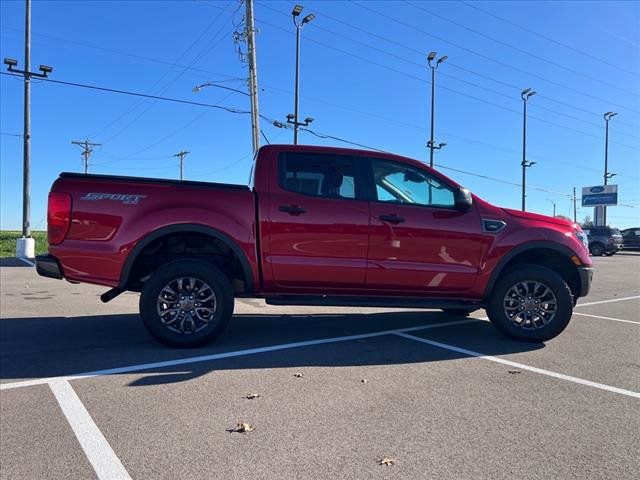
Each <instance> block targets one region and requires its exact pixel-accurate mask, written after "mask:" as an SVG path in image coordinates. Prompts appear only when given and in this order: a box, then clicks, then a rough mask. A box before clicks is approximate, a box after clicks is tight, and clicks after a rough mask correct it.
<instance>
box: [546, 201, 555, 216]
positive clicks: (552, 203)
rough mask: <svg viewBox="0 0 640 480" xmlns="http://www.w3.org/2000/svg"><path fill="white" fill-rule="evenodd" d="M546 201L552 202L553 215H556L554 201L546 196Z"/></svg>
mask: <svg viewBox="0 0 640 480" xmlns="http://www.w3.org/2000/svg"><path fill="white" fill-rule="evenodd" d="M545 200H546V201H547V202H551V203H552V204H553V216H554V217H555V216H556V202H554V201H553V200H551V199H550V198H546V199H545Z"/></svg>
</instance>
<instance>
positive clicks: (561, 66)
mask: <svg viewBox="0 0 640 480" xmlns="http://www.w3.org/2000/svg"><path fill="white" fill-rule="evenodd" d="M404 1H405V3H406V4H408V5H411V6H412V7H413V8H416V9H418V10H420V11H422V12H425V13H427V14H429V15H432V16H434V17H436V18H439V19H440V20H444V21H445V22H449V23H451V24H452V25H455V26H457V27H459V28H462V29H464V30H467V31H468V32H472V33H474V34H476V35H478V36H480V37H482V38H486V39H488V40H491V41H492V42H495V43H497V44H498V45H502V46H503V47H506V48H510V49H512V50H515V51H516V52H519V53H522V54H524V55H528V56H530V57H532V58H535V59H536V60H538V61H540V62H544V63H548V64H549V65H553V66H554V67H556V68H559V69H561V70H565V71H567V72H570V73H573V74H574V75H579V76H582V77H584V78H587V79H589V80H591V81H594V82H598V83H601V84H602V85H606V86H608V87H611V88H615V89H617V90H620V91H621V92H624V93H627V94H630V95H635V96H638V92H633V91H630V90H626V89H624V88H622V87H619V86H617V85H614V84H612V83H609V82H607V81H605V80H602V79H601V78H597V77H593V76H591V75H588V74H586V73H583V72H580V71H578V70H575V69H573V68H571V67H568V66H566V65H563V64H561V63H557V62H554V61H553V60H550V59H548V58H545V57H542V56H540V55H537V54H535V53H532V52H529V51H528V50H525V49H524V48H520V47H518V46H516V45H515V44H513V43H508V42H505V41H503V40H500V39H498V38H495V37H492V36H491V35H487V34H486V33H483V32H480V31H478V30H475V29H473V28H471V27H469V26H467V25H463V24H462V23H460V22H456V21H455V20H451V19H450V18H448V17H445V16H444V15H441V14H439V13H436V12H433V11H431V10H429V9H428V8H425V7H423V6H422V5H417V4H415V3H413V2H411V1H409V0H404Z"/></svg>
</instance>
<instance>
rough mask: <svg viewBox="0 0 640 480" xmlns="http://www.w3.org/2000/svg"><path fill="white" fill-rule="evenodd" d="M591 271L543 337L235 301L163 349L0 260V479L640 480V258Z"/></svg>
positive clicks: (128, 319) (123, 301) (111, 313)
mask: <svg viewBox="0 0 640 480" xmlns="http://www.w3.org/2000/svg"><path fill="white" fill-rule="evenodd" d="M594 262H595V267H596V273H595V279H594V284H593V291H592V293H591V295H589V296H588V297H587V298H585V299H581V301H580V303H579V304H578V306H577V307H576V309H575V313H574V317H573V319H572V321H571V323H570V325H569V327H568V328H567V330H565V332H564V333H563V334H562V335H560V336H559V337H558V338H556V339H554V340H552V341H550V342H548V343H546V344H535V343H520V342H514V341H511V340H508V339H506V338H504V337H502V336H501V335H500V334H498V333H497V332H496V331H495V330H494V329H493V328H492V327H491V325H490V324H489V323H488V322H487V321H486V320H484V319H483V318H484V312H483V311H479V312H475V313H474V314H473V315H472V316H473V317H475V318H469V319H461V318H457V317H452V316H449V315H445V314H443V313H441V312H438V311H417V310H390V309H343V308H333V309H329V308H317V307H269V306H266V305H265V304H264V303H263V302H261V301H258V300H242V301H238V303H237V306H236V315H235V317H234V320H233V321H232V323H231V327H230V328H229V330H228V332H227V333H226V334H225V335H224V336H223V337H222V338H221V339H220V340H218V341H217V342H216V343H215V344H213V345H211V346H209V347H207V348H201V349H197V350H172V349H168V348H166V347H164V346H161V345H159V344H158V343H156V342H155V341H153V340H152V339H151V338H150V337H149V336H148V335H147V334H146V332H145V330H144V328H143V327H142V325H141V322H140V321H139V319H138V317H137V314H136V312H137V300H138V296H137V295H136V294H124V295H122V296H120V297H118V298H117V299H116V300H114V301H113V302H111V303H109V304H108V305H103V304H101V303H100V301H99V299H98V296H99V294H100V293H102V292H103V291H104V289H102V288H98V287H92V286H87V285H71V284H68V283H66V282H61V281H56V280H49V279H44V278H40V277H38V276H37V275H36V273H35V271H34V270H33V269H32V268H29V267H26V266H21V265H20V263H19V262H15V263H11V262H9V261H4V262H3V265H4V266H3V267H2V268H1V269H0V275H1V299H0V302H1V303H0V305H1V316H0V317H1V320H0V379H1V382H2V384H1V387H0V388H1V391H0V477H1V478H3V479H23V478H25V479H26V478H28V479H31V478H55V479H62V478H70V479H81V478H82V479H84V478H100V479H107V478H124V479H127V478H133V479H152V478H153V479H155V478H171V479H175V478H180V479H200V478H207V479H212V478H225V479H229V478H243V479H244V478H252V479H294V478H340V479H348V478H349V479H350V478H447V479H449V478H450V479H467V478H469V479H471V478H473V479H478V478H487V479H500V478H505V479H506V478H509V479H513V478H526V479H543V478H545V479H546V478H562V479H565V478H589V479H598V478H602V479H618V478H619V479H630V478H637V476H638V472H639V471H640V450H639V445H640V414H639V412H640V393H639V392H640V348H639V346H640V254H637V253H627V252H621V253H620V254H617V255H615V256H613V257H602V258H596V259H595V260H594ZM12 265H15V266H12ZM250 394H257V395H258V396H257V398H253V399H249V398H246V397H247V396H248V395H250ZM250 396H251V395H250ZM239 423H240V424H242V423H248V424H250V425H252V426H253V427H254V428H253V430H252V431H249V432H246V433H239V432H233V431H229V430H232V429H234V428H235V427H236V426H237V424H239ZM384 458H387V459H392V460H393V462H391V463H393V465H380V460H381V459H384ZM634 472H635V473H634Z"/></svg>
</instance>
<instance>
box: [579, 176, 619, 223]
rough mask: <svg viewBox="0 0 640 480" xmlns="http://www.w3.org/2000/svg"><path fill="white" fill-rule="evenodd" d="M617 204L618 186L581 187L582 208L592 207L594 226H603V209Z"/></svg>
mask: <svg viewBox="0 0 640 480" xmlns="http://www.w3.org/2000/svg"><path fill="white" fill-rule="evenodd" d="M617 204H618V185H596V186H594V187H582V206H583V207H594V210H593V218H594V220H595V224H596V226H605V225H604V223H605V219H604V207H606V206H608V205H617Z"/></svg>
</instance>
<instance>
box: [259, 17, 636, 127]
mask: <svg viewBox="0 0 640 480" xmlns="http://www.w3.org/2000/svg"><path fill="white" fill-rule="evenodd" d="M267 8H268V9H270V10H273V11H275V12H278V11H277V10H275V9H274V8H271V7H267ZM278 13H281V12H278ZM263 23H265V22H263ZM314 29H316V30H322V31H325V32H327V33H329V34H331V35H332V36H340V37H342V38H345V39H347V40H350V41H352V42H355V43H358V44H360V45H362V46H364V47H366V48H369V49H372V50H376V51H378V52H381V53H384V54H385V55H389V56H391V57H393V58H396V59H398V60H401V61H403V62H407V63H409V64H411V65H415V66H417V67H420V68H424V67H425V65H424V64H423V63H418V62H415V61H413V60H409V59H406V58H403V57H400V56H399V55H396V54H394V53H392V52H389V51H387V50H383V49H381V48H378V47H375V46H373V45H371V44H368V43H365V42H363V41H361V40H357V39H355V38H352V37H349V36H347V35H344V34H342V33H339V32H336V31H332V30H329V29H327V28H325V27H322V26H320V25H316V26H314ZM358 30H362V29H358ZM393 43H397V42H393ZM321 45H323V46H326V45H324V44H321ZM414 51H416V52H418V53H423V52H420V51H419V50H414ZM441 75H442V76H445V77H449V78H453V79H454V80H457V81H459V82H462V83H466V84H467V85H471V86H473V87H476V88H479V89H482V90H484V91H487V92H491V93H494V94H496V95H499V96H501V97H504V98H507V99H508V100H510V101H515V102H519V99H518V98H516V97H513V96H511V95H508V94H506V93H504V92H499V91H497V90H492V89H490V88H487V87H485V86H484V85H479V84H477V83H474V82H470V81H468V80H464V79H462V78H459V77H456V76H455V75H451V74H448V73H441ZM414 78H417V77H414ZM420 80H421V81H424V82H426V83H429V82H428V81H427V80H425V79H420ZM500 83H502V84H504V85H507V86H510V87H512V88H514V89H515V90H517V91H518V92H520V91H521V88H520V87H518V86H515V85H509V84H506V83H504V82H500ZM443 88H445V89H446V88H447V87H443ZM450 90H451V91H454V92H456V93H460V94H462V92H458V91H456V90H452V89H450ZM493 105H495V106H499V105H497V104H493ZM499 107H500V108H501V107H502V106H499ZM535 108H537V109H540V110H545V111H548V112H552V113H553V114H554V115H559V116H563V117H567V118H571V119H573V120H576V121H579V122H582V123H586V124H588V125H592V126H595V127H598V128H601V125H600V124H599V123H595V122H591V121H588V120H584V119H581V118H578V117H576V116H573V115H569V114H565V113H562V112H557V111H555V110H553V109H550V108H547V107H543V106H540V105H535ZM512 111H514V113H519V112H518V111H516V110H512ZM594 115H595V114H594ZM597 115H598V117H600V114H597ZM532 118H536V117H532ZM539 120H541V121H546V120H543V119H539ZM563 127H564V128H567V127H566V126H563ZM619 133H621V134H624V135H627V136H630V137H633V138H636V139H638V138H640V137H638V136H636V135H632V134H628V133H626V132H619ZM589 135H591V134H589Z"/></svg>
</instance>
